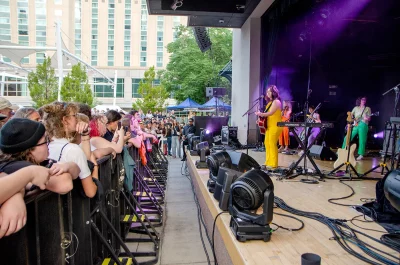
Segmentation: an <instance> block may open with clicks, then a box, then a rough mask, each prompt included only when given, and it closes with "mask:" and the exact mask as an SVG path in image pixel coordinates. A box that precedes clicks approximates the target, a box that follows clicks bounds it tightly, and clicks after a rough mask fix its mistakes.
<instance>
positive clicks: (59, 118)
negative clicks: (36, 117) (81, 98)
mask: <svg viewBox="0 0 400 265" xmlns="http://www.w3.org/2000/svg"><path fill="white" fill-rule="evenodd" d="M42 109H43V112H44V115H43V116H44V117H43V124H44V126H45V127H46V131H47V133H48V134H49V136H50V137H56V138H68V136H67V132H66V130H65V128H64V124H63V118H64V117H66V116H68V115H69V113H70V112H75V113H78V110H79V108H78V106H77V105H76V104H75V103H71V102H63V101H55V102H53V103H50V104H47V105H45V106H43V107H42Z"/></svg>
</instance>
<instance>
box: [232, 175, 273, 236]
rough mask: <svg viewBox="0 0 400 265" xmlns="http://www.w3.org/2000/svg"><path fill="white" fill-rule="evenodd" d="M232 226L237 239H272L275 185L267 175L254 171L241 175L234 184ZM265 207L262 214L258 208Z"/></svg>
mask: <svg viewBox="0 0 400 265" xmlns="http://www.w3.org/2000/svg"><path fill="white" fill-rule="evenodd" d="M228 205H229V207H228V208H229V213H230V214H231V216H232V217H231V222H230V227H231V230H232V232H233V234H234V235H235V237H236V239H237V240H239V241H241V242H244V241H246V240H248V239H262V240H264V241H265V242H267V241H269V240H270V239H271V228H270V227H269V224H270V223H271V222H272V217H273V206H274V184H273V183H272V180H271V178H270V177H269V176H268V174H267V173H265V172H264V171H262V170H260V169H252V170H250V171H247V172H246V173H244V174H243V175H242V176H240V177H239V178H238V179H237V180H236V181H235V182H234V183H233V184H232V185H231V191H230V198H229V204H228ZM261 205H263V207H262V209H263V212H262V214H257V209H258V208H259V207H260V206H261Z"/></svg>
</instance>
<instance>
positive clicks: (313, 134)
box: [298, 105, 321, 156]
mask: <svg viewBox="0 0 400 265" xmlns="http://www.w3.org/2000/svg"><path fill="white" fill-rule="evenodd" d="M314 110H315V107H314V106H312V105H310V106H309V107H308V115H307V122H310V123H321V117H320V115H319V114H318V113H316V112H314ZM311 113H313V114H312V115H311ZM310 115H311V116H310ZM303 130H304V128H303ZM309 130H310V135H309V136H308V142H307V143H308V144H307V145H308V146H307V147H310V146H311V144H312V143H313V142H314V140H315V139H316V138H317V136H318V134H319V132H320V131H321V128H320V127H312V128H310V129H309ZM304 136H305V135H304ZM301 139H302V140H304V137H303V138H301ZM303 153H304V152H303V151H300V152H299V153H298V154H299V156H301V155H303Z"/></svg>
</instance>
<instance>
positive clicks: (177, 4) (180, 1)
mask: <svg viewBox="0 0 400 265" xmlns="http://www.w3.org/2000/svg"><path fill="white" fill-rule="evenodd" d="M182 5H183V0H174V2H173V3H172V5H171V9H172V10H174V11H175V10H176V9H177V8H180V7H181V6H182Z"/></svg>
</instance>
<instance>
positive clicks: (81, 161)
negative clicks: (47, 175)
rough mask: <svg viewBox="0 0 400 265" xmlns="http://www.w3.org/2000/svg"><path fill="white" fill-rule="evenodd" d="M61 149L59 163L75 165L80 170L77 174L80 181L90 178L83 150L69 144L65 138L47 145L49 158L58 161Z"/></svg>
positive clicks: (53, 140)
mask: <svg viewBox="0 0 400 265" xmlns="http://www.w3.org/2000/svg"><path fill="white" fill-rule="evenodd" d="M67 143H68V144H67ZM66 144H67V145H66ZM64 146H65V147H64ZM63 147H64V149H63V150H62V155H61V159H60V162H74V163H75V164H77V165H78V167H79V168H80V170H81V172H80V173H79V178H80V179H85V178H87V177H89V176H91V175H92V173H91V172H90V169H89V167H88V164H87V159H86V155H85V153H84V152H83V150H82V149H81V148H80V147H79V146H78V145H76V144H72V143H69V142H68V140H67V139H65V138H62V139H58V138H53V139H52V141H51V142H50V144H49V158H50V159H53V160H56V161H58V159H59V158H60V153H61V149H62V148H63Z"/></svg>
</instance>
